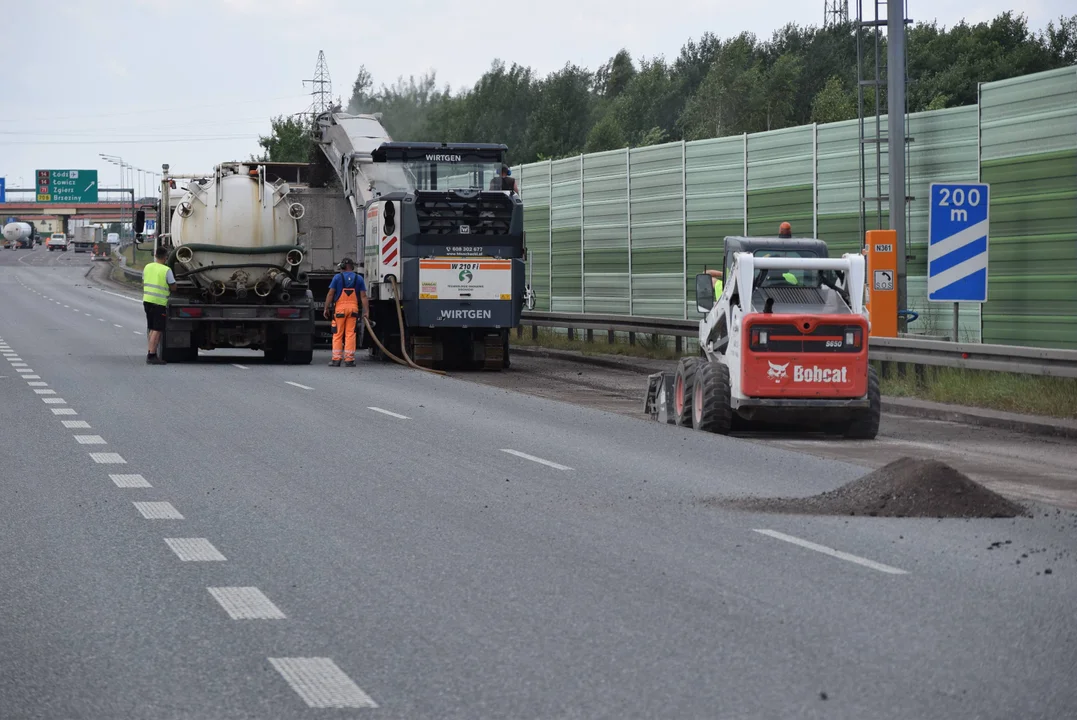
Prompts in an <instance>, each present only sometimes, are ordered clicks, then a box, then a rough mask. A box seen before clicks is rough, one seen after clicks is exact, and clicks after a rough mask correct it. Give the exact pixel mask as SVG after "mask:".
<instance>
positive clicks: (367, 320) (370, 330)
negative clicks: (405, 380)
mask: <svg viewBox="0 0 1077 720" xmlns="http://www.w3.org/2000/svg"><path fill="white" fill-rule="evenodd" d="M363 324H364V325H366V330H367V332H368V333H370V337H372V338H373V339H374V344H375V345H377V346H378V349H379V350H381V351H382V352H383V353H385V354H386V355H387V356H389V358H391V359H392V361H393V362H395V363H400V364H401V365H403V366H404V367H408V364H407V363H406V362H404V361H403V360H401V359H400V358H398V357H397V356H396V355H393V354H392V353H391V352H389V351H388V350H387V349H386V348H385V346H384V345H382V344H381V340H379V339H378V334H377V333H375V332H374V326H373V325H371V324H370V318H366V317H364V318H363Z"/></svg>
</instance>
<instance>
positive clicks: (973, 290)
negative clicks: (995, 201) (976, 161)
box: [927, 183, 990, 303]
mask: <svg viewBox="0 0 1077 720" xmlns="http://www.w3.org/2000/svg"><path fill="white" fill-rule="evenodd" d="M989 198H990V188H989V186H988V185H987V183H931V206H930V209H929V211H928V213H929V215H928V240H927V242H928V245H927V299H928V300H932V301H934V302H975V303H984V302H987V239H988V235H989V233H988V227H989V222H990V218H989V216H988V212H987V208H988V200H989Z"/></svg>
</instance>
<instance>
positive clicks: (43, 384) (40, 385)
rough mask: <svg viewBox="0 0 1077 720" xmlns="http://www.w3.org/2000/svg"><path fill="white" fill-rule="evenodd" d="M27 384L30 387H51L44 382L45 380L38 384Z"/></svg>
mask: <svg viewBox="0 0 1077 720" xmlns="http://www.w3.org/2000/svg"><path fill="white" fill-rule="evenodd" d="M26 384H27V385H29V386H30V387H48V386H49V384H48V383H47V382H45V381H43V380H42V381H38V382H28V383H26Z"/></svg>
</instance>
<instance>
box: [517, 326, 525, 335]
mask: <svg viewBox="0 0 1077 720" xmlns="http://www.w3.org/2000/svg"><path fill="white" fill-rule="evenodd" d="M523 336H524V326H523V324H521V325H520V326H519V327H518V328H516V337H518V338H522V337H523Z"/></svg>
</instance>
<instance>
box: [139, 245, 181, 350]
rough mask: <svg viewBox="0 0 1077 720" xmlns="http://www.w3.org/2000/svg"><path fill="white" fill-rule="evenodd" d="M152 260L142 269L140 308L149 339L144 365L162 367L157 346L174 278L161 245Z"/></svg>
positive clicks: (166, 251) (163, 326) (174, 283)
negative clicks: (144, 314) (142, 309)
mask: <svg viewBox="0 0 1077 720" xmlns="http://www.w3.org/2000/svg"><path fill="white" fill-rule="evenodd" d="M153 258H154V262H151V263H149V264H148V265H146V267H145V268H143V269H142V306H143V307H144V308H145V309H146V335H147V337H148V338H149V347H148V348H147V351H146V364H147V365H164V364H165V361H164V360H161V359H159V358H158V357H157V346H158V344H160V342H161V333H163V332H164V331H165V312H166V308H167V306H168V295H169V293H170V292H171V291H172V290H175V289H176V276H175V275H173V274H172V268H170V267H168V266H167V265H165V260H166V259H167V258H168V250H166V249H165V248H164V246H163V245H159V246H158V247H157V250H156V251H155V252H154V253H153Z"/></svg>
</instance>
